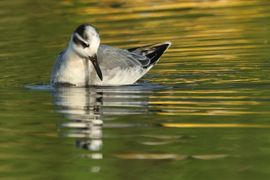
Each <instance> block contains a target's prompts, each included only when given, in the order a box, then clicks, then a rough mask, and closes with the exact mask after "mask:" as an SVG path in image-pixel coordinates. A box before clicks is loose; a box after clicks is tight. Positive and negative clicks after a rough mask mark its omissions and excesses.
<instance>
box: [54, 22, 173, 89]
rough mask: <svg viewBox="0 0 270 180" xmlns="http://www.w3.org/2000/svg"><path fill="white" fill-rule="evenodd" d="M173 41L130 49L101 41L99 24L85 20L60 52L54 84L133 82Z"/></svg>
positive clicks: (124, 83)
mask: <svg viewBox="0 0 270 180" xmlns="http://www.w3.org/2000/svg"><path fill="white" fill-rule="evenodd" d="M170 45H171V42H169V41H167V42H163V43H159V44H153V45H147V46H142V47H136V48H130V49H120V48H117V47H112V46H108V45H102V44H100V37H99V33H98V31H97V30H96V28H95V27H93V26H92V25H90V24H82V25H80V26H78V27H77V28H76V29H75V31H74V32H73V33H72V35H71V39H70V41H69V44H68V47H67V48H66V49H65V50H64V51H62V52H61V53H60V54H59V56H58V59H57V61H56V63H55V65H54V68H53V72H52V76H51V84H52V85H61V84H68V85H73V86H89V85H94V86H119V85H130V84H134V83H135V82H136V81H138V80H139V79H140V78H141V77H142V76H144V75H145V74H146V73H147V72H148V71H149V70H150V69H151V68H152V67H153V66H154V65H155V64H156V63H157V62H158V60H159V59H160V57H161V56H162V54H163V53H164V52H165V51H166V50H167V49H168V48H169V47H170Z"/></svg>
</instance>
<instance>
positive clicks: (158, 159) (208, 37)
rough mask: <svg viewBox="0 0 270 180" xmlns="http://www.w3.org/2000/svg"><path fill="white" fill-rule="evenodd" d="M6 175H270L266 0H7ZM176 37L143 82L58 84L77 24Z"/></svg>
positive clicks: (123, 35) (114, 32)
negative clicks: (58, 69)
mask: <svg viewBox="0 0 270 180" xmlns="http://www.w3.org/2000/svg"><path fill="white" fill-rule="evenodd" d="M0 7H1V12H0V14H1V19H0V33H1V42H0V49H1V51H0V67H1V71H0V132H1V136H0V141H1V143H0V160H1V163H0V178H1V179H134V180H135V179H136V180H137V179H177V180H178V179H185V180H187V179H190V180H192V179H196V180H198V179H213V180H215V179H224V180H225V179H226V180H227V179H252V180H253V179H269V175H270V174H269V172H270V167H269V163H270V158H269V157H270V143H269V142H270V135H269V128H270V122H269V119H270V101H269V100H270V90H269V89H270V78H269V74H270V51H269V49H270V44H269V43H270V35H269V34H270V24H269V18H270V3H269V2H268V1H267V0H247V1H240V0H234V1H232V0H208V1H203V0H190V1H187V0H186V1H171V0H167V1H161V0H151V1H141V0H134V1H130V2H126V1H121V0H119V1H117V0H115V1H105V0H104V1H84V0H78V1H72V0H60V1H58V2H55V1H52V0H48V1H46V2H42V3H41V2H37V1H33V0H14V1H1V2H0ZM84 22H90V23H92V24H94V25H95V26H96V27H98V29H99V31H100V34H101V38H102V43H105V44H109V45H113V46H118V47H121V48H130V47H135V46H138V45H145V44H151V43H155V42H162V41H167V40H170V41H172V43H173V45H172V46H171V48H170V49H169V50H168V51H167V52H166V54H165V55H164V56H163V57H162V59H161V60H160V62H159V64H158V65H156V67H154V68H153V69H152V70H151V71H150V72H149V74H148V75H147V76H145V77H144V78H143V81H142V82H139V83H138V84H136V85H133V86H124V87H105V88H97V87H90V88H74V87H73V88H68V87H63V88H56V89H54V88H51V87H49V86H47V85H48V83H49V79H50V73H51V69H52V66H53V64H54V62H55V58H56V57H57V55H58V53H59V52H60V51H61V50H62V49H63V48H64V47H65V46H66V44H67V41H68V40H69V37H70V34H71V32H72V31H73V30H74V28H75V27H76V26H77V25H79V24H81V23H84Z"/></svg>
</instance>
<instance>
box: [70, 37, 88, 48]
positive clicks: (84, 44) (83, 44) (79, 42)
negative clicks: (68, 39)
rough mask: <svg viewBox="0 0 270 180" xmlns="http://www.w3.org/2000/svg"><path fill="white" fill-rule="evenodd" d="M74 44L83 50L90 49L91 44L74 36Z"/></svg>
mask: <svg viewBox="0 0 270 180" xmlns="http://www.w3.org/2000/svg"><path fill="white" fill-rule="evenodd" d="M73 42H74V43H75V44H77V45H81V46H82V47H83V48H88V47H89V44H88V43H86V42H84V41H82V40H81V39H79V38H78V37H77V36H73Z"/></svg>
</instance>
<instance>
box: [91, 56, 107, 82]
mask: <svg viewBox="0 0 270 180" xmlns="http://www.w3.org/2000/svg"><path fill="white" fill-rule="evenodd" d="M88 59H89V60H90V61H91V62H92V64H93V66H94V68H95V70H96V72H97V75H98V77H99V79H100V80H101V81H102V80H103V76H102V72H101V70H100V67H99V64H98V61H97V55H96V54H95V55H94V56H89V57H88Z"/></svg>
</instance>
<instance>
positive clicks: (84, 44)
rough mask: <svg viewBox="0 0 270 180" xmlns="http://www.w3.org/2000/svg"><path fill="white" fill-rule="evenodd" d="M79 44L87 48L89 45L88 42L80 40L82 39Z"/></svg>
mask: <svg viewBox="0 0 270 180" xmlns="http://www.w3.org/2000/svg"><path fill="white" fill-rule="evenodd" d="M81 45H82V47H83V48H88V47H89V44H86V43H85V42H82V41H81Z"/></svg>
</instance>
